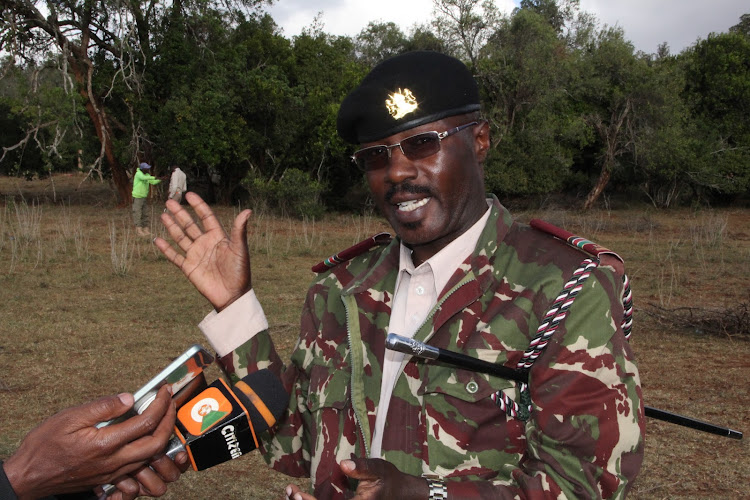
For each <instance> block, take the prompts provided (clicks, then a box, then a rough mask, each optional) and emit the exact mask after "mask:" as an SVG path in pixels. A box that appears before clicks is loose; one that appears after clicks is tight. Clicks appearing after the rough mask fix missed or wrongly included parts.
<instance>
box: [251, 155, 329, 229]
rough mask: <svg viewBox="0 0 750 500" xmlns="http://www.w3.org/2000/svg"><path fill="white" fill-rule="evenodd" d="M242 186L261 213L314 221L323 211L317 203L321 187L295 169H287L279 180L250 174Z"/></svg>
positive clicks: (305, 174) (318, 183) (307, 175)
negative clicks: (267, 211)
mask: <svg viewBox="0 0 750 500" xmlns="http://www.w3.org/2000/svg"><path fill="white" fill-rule="evenodd" d="M242 184H243V186H244V187H245V188H247V189H248V191H249V192H250V198H251V202H252V204H253V206H255V208H256V210H260V211H261V212H262V211H264V210H266V209H270V210H273V211H276V212H277V213H279V214H281V215H284V216H290V217H297V218H299V219H303V218H311V219H316V218H320V217H321V216H322V215H323V212H324V211H325V208H324V207H323V205H322V204H321V203H320V195H321V193H322V192H323V189H324V186H323V184H322V183H320V182H318V181H316V180H314V179H312V178H311V177H310V175H309V174H307V173H305V172H302V171H301V170H298V169H296V168H290V169H288V170H286V171H285V172H284V173H283V175H282V176H281V177H280V178H279V179H278V180H275V179H263V178H261V177H256V176H253V175H252V174H250V175H248V177H247V178H245V179H244V180H243V182H242Z"/></svg>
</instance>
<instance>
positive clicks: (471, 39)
mask: <svg viewBox="0 0 750 500" xmlns="http://www.w3.org/2000/svg"><path fill="white" fill-rule="evenodd" d="M433 4H434V9H435V14H436V15H435V18H434V19H433V21H432V25H433V27H434V28H435V32H436V33H437V36H438V37H439V38H441V39H442V40H444V41H445V47H446V49H447V51H448V52H450V53H452V54H453V55H454V56H456V57H458V58H459V59H464V60H468V61H470V62H471V64H472V65H475V64H476V62H477V56H478V54H479V50H480V49H481V47H482V46H483V45H484V44H485V42H486V41H487V38H488V37H489V36H490V34H491V33H492V31H493V29H494V27H495V26H496V25H497V23H498V22H499V20H500V18H501V17H502V16H501V14H500V13H499V11H498V10H497V8H496V7H495V4H494V3H493V1H492V0H433Z"/></svg>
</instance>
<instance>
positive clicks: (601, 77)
mask: <svg viewBox="0 0 750 500" xmlns="http://www.w3.org/2000/svg"><path fill="white" fill-rule="evenodd" d="M581 56H582V59H581V64H582V66H581V70H582V71H581V76H580V80H579V89H578V92H577V96H576V97H577V98H578V99H579V100H580V104H581V105H582V109H583V113H584V115H583V116H584V119H585V121H586V123H587V124H588V126H589V127H591V130H592V131H593V132H594V134H595V136H596V137H597V140H598V142H597V148H596V153H595V154H596V157H597V164H598V168H599V172H598V176H597V179H596V180H595V182H594V185H593V186H592V187H591V189H590V191H589V193H588V195H587V196H586V199H585V201H584V203H583V208H584V210H586V209H589V208H591V207H592V206H593V205H594V203H595V202H596V201H597V200H598V199H599V197H600V196H601V194H602V192H603V191H604V189H605V188H606V187H607V184H608V183H609V181H610V179H611V177H612V174H613V172H614V171H615V170H616V169H618V168H620V167H621V166H622V164H621V163H620V160H621V158H622V157H624V156H625V155H626V154H628V153H632V148H633V144H634V141H635V137H636V126H635V125H636V116H637V115H638V113H639V109H640V106H641V105H645V104H644V102H643V100H642V98H643V94H642V90H643V84H644V82H645V81H646V80H647V78H648V75H647V71H648V67H647V64H646V62H645V61H644V60H642V59H637V58H636V57H635V56H634V54H633V46H632V44H630V42H627V41H625V39H624V36H623V32H622V30H620V29H614V28H608V29H605V30H603V31H601V32H600V33H599V35H598V36H597V38H596V39H595V40H594V41H593V43H592V44H591V45H590V47H589V49H588V50H587V51H586V52H583V53H582V54H581Z"/></svg>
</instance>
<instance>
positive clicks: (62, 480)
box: [0, 386, 188, 500]
mask: <svg viewBox="0 0 750 500" xmlns="http://www.w3.org/2000/svg"><path fill="white" fill-rule="evenodd" d="M132 407H133V395H132V394H127V393H123V394H118V395H117V396H109V397H105V398H101V399H99V400H96V401H93V402H90V403H87V404H83V405H81V406H77V407H74V408H68V409H65V410H62V411H61V412H59V413H57V414H55V415H53V416H51V417H50V418H48V419H47V420H45V421H44V422H42V423H41V424H40V425H39V426H38V427H36V428H35V429H33V430H32V431H30V432H29V433H28V434H27V435H26V437H24V439H23V441H22V442H21V445H20V446H19V448H18V449H17V450H16V451H15V453H13V454H12V455H11V456H10V457H9V458H8V459H6V460H5V462H0V499H2V500H16V499H20V500H25V499H33V498H42V497H44V498H60V499H70V500H73V499H76V500H78V499H80V500H83V499H87V500H88V499H91V498H97V496H96V495H95V494H94V493H93V492H92V491H91V490H94V489H95V488H96V487H98V486H101V485H103V484H113V485H114V486H115V487H116V488H117V491H115V492H114V493H112V494H111V495H110V496H109V498H110V499H112V500H132V499H133V498H135V497H137V496H139V495H149V496H161V495H163V494H164V493H165V492H166V490H167V486H166V484H167V483H169V482H172V481H176V480H177V479H178V478H179V477H180V474H181V473H182V472H184V471H185V470H186V468H187V466H188V463H187V454H185V453H179V454H178V455H177V456H176V457H175V461H174V462H173V461H172V460H171V459H170V458H168V457H167V456H166V455H164V450H165V449H166V446H167V443H168V441H169V438H170V437H171V436H172V432H173V430H174V422H175V414H176V411H175V406H174V403H173V402H172V399H171V395H170V393H169V388H168V387H166V386H165V387H163V388H162V389H160V390H159V392H158V394H157V396H156V398H155V399H154V401H153V402H152V403H151V405H149V407H148V408H147V409H146V410H145V411H144V412H143V413H142V414H140V415H135V416H133V417H131V418H129V419H127V420H125V421H123V422H120V423H114V424H111V425H108V426H105V427H102V428H97V427H96V424H98V423H99V422H106V421H109V420H112V419H115V418H117V417H119V416H121V415H123V414H125V413H126V412H127V411H129V410H130V409H131V408H132ZM99 493H100V492H99ZM50 495H59V496H58V497H51V496H50Z"/></svg>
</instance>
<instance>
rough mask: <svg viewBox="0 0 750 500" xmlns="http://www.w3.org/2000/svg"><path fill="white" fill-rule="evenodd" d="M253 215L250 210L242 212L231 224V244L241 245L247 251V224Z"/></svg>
mask: <svg viewBox="0 0 750 500" xmlns="http://www.w3.org/2000/svg"><path fill="white" fill-rule="evenodd" d="M252 214H253V212H252V211H251V210H243V211H242V212H240V213H239V215H237V217H235V218H234V223H233V224H232V244H233V245H242V246H244V248H245V249H246V250H247V222H248V221H249V220H250V216H251V215H252Z"/></svg>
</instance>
